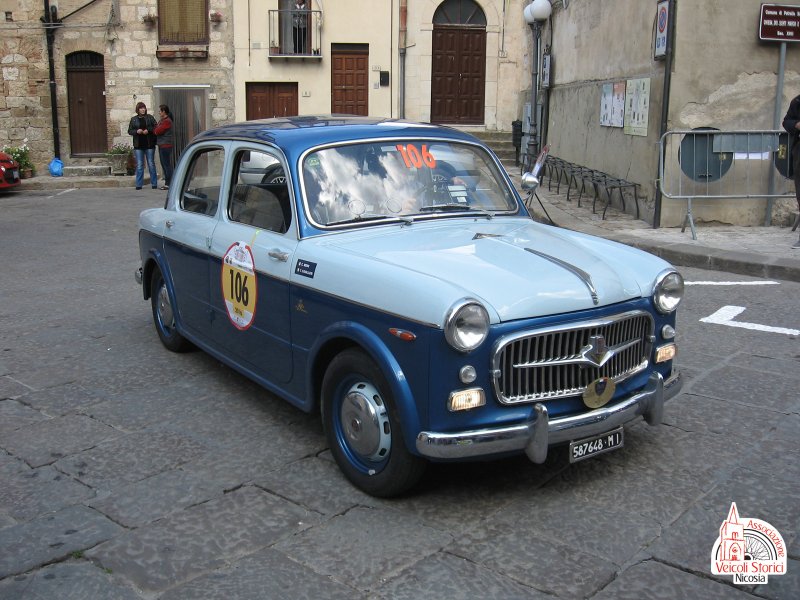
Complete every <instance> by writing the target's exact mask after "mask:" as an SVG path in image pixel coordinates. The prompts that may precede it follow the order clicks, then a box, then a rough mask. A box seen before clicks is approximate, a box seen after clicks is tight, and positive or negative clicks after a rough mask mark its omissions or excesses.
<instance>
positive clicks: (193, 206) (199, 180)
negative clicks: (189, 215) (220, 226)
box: [180, 148, 225, 215]
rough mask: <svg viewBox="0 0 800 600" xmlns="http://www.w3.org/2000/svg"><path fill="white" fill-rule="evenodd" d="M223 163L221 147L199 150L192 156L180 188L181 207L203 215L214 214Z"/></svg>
mask: <svg viewBox="0 0 800 600" xmlns="http://www.w3.org/2000/svg"><path fill="white" fill-rule="evenodd" d="M224 164H225V152H224V150H223V149H222V148H209V149H206V150H200V151H199V152H197V153H196V154H195V155H194V156H193V157H192V162H191V163H190V165H189V170H188V175H187V177H186V180H185V182H184V185H183V189H182V190H181V197H180V206H181V209H183V210H185V211H188V212H193V213H199V214H203V215H214V214H216V212H217V206H219V190H220V187H221V185H222V169H223V166H224Z"/></svg>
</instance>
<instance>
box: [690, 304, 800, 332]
mask: <svg viewBox="0 0 800 600" xmlns="http://www.w3.org/2000/svg"><path fill="white" fill-rule="evenodd" d="M745 310H746V309H745V307H744V306H723V307H722V308H720V309H719V310H718V311H717V312H715V313H714V314H713V315H709V316H707V317H703V318H702V319H700V321H701V322H703V323H713V324H715V325H727V326H728V327H739V328H741V329H752V330H754V331H766V332H768V333H782V334H785V335H800V329H788V328H786V327H772V326H770V325H759V324H758V323H745V322H743V321H734V320H733V319H735V318H736V317H738V316H739V315H740V314H742V313H743V312H744V311H745Z"/></svg>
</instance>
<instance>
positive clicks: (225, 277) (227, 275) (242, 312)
mask: <svg viewBox="0 0 800 600" xmlns="http://www.w3.org/2000/svg"><path fill="white" fill-rule="evenodd" d="M255 267H256V265H255V261H254V260H253V251H252V250H251V249H250V246H248V245H247V244H246V243H245V242H235V243H234V244H232V245H231V247H230V248H228V251H227V252H226V253H225V256H223V257H222V276H221V280H222V298H223V300H225V311H226V312H227V313H228V318H229V319H230V321H231V323H232V324H233V326H234V327H236V329H239V330H241V331H244V330H245V329H248V328H249V327H250V326H251V325H252V324H253V320H254V318H255V316H256V299H257V289H256V268H255Z"/></svg>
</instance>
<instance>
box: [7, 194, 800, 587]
mask: <svg viewBox="0 0 800 600" xmlns="http://www.w3.org/2000/svg"><path fill="white" fill-rule="evenodd" d="M163 200H164V195H163V192H153V191H151V190H149V189H148V190H143V191H140V192H136V191H134V190H132V189H131V190H128V189H101V190H73V191H64V192H59V193H58V194H57V195H53V194H52V193H48V192H26V193H15V194H10V195H0V259H2V277H1V278H0V297H1V298H2V302H0V599H3V600H5V599H11V598H13V599H15V600H16V599H20V598H22V599H33V598H36V599H37V600H39V599H44V600H48V599H54V600H55V599H58V600H63V599H72V598H75V599H81V600H86V599H92V600H94V599H109V600H110V599H114V600H128V599H151V598H159V599H164V600H166V599H170V600H173V599H179V598H185V599H197V598H220V599H222V598H224V599H226V600H230V599H245V598H247V599H250V598H252V599H256V598H257V599H265V598H266V599H271V598H287V599H292V600H296V599H300V598H348V599H350V598H379V599H387V600H388V599H403V598H409V599H411V598H413V599H420V598H450V599H453V598H502V599H504V600H506V599H509V598H542V599H544V598H553V597H557V598H593V599H594V598H597V599H600V598H615V599H616V598H631V599H637V600H640V599H642V598H677V597H683V598H699V597H702V598H704V599H707V600H710V599H715V598H720V599H722V598H725V599H729V598H747V597H763V598H787V599H788V598H792V599H795V598H797V597H799V596H800V542H799V541H798V531H799V530H800V502H799V501H798V498H800V436H799V435H798V431H800V393H798V391H799V390H800V369H798V366H800V346H799V345H798V337H799V336H798V335H797V331H796V330H798V329H800V316H798V313H799V311H798V304H800V303H799V302H798V298H799V297H800V284H797V283H791V282H780V283H778V284H776V285H748V286H744V285H708V284H699V285H691V286H689V287H688V288H687V298H686V301H685V304H684V306H683V309H682V311H681V313H680V317H679V335H678V341H679V345H680V354H679V363H680V365H681V367H682V370H683V372H684V374H685V375H686V378H687V381H686V384H685V386H684V392H683V393H682V394H681V395H680V396H679V397H678V398H676V399H675V400H673V401H672V402H671V403H669V404H668V405H667V407H666V415H665V419H666V423H665V424H663V425H661V426H660V427H656V428H653V427H649V426H647V425H645V424H644V423H638V424H636V425H634V426H633V427H631V428H629V429H628V430H626V436H625V447H624V448H623V449H621V450H619V451H616V452H612V453H608V454H605V455H602V456H598V457H595V458H593V459H591V460H589V461H585V462H582V463H578V464H575V465H569V464H568V462H567V460H566V452H562V453H555V452H551V454H550V458H549V459H548V461H547V462H546V463H545V464H544V465H538V466H537V465H533V464H531V463H530V462H528V461H527V460H526V459H524V458H518V459H509V460H503V461H497V462H487V463H469V464H458V465H433V466H432V468H430V469H429V471H428V473H427V475H426V477H425V479H424V480H423V482H422V484H421V485H420V487H419V488H418V489H417V490H416V491H415V492H414V493H413V494H410V495H408V496H406V497H404V498H400V499H396V500H391V501H389V500H376V499H374V498H371V497H369V496H366V495H364V494H362V493H360V492H358V491H357V490H355V489H354V488H352V487H351V486H350V485H349V484H348V483H347V482H346V480H345V479H344V478H343V477H342V476H341V475H340V474H339V472H338V470H337V468H336V466H335V464H334V463H333V461H332V459H331V457H330V454H329V452H328V450H327V448H326V443H325V438H324V436H323V434H322V430H321V426H320V423H319V418H318V415H307V414H304V413H302V412H300V411H298V410H296V409H295V408H293V407H291V406H290V405H288V404H286V403H284V402H282V401H281V400H279V399H277V398H275V397H273V396H271V395H270V394H268V393H266V392H264V391H263V390H261V389H260V388H258V387H257V386H256V385H254V384H252V383H250V382H249V381H248V380H246V379H245V378H243V377H242V376H240V375H238V374H236V373H235V372H233V371H231V370H230V369H228V368H226V367H224V366H222V365H220V364H219V363H218V362H216V361H214V360H213V359H211V358H210V357H208V356H207V355H205V354H203V353H202V352H193V353H189V354H183V355H177V354H172V353H170V352H168V351H166V350H165V349H164V348H163V347H162V346H161V344H160V342H159V341H158V338H157V336H156V333H155V330H154V329H153V326H152V323H151V317H150V307H149V304H148V303H146V302H144V301H143V300H142V298H141V291H140V288H139V286H137V285H136V283H135V282H134V278H133V272H134V269H135V268H136V267H137V266H138V250H137V222H136V219H137V215H138V213H139V211H140V210H141V209H143V208H146V207H149V206H157V205H160V204H162V203H163ZM682 270H683V272H684V275H685V277H686V278H687V279H688V280H689V281H692V282H700V281H714V282H717V283H719V282H724V281H735V282H737V283H738V282H742V281H750V282H756V283H763V282H761V281H759V280H754V279H751V278H747V277H742V276H733V275H728V274H725V273H716V272H709V271H701V270H696V269H682ZM725 306H736V307H740V308H743V309H744V310H743V311H739V312H736V311H731V310H728V311H727V312H725V311H723V312H722V313H718V311H719V310H720V309H721V308H722V307H725ZM734 313H735V315H734ZM714 314H718V317H717V318H716V319H711V321H712V322H709V321H701V319H707V318H708V317H709V316H711V315H714ZM719 315H721V316H719ZM731 315H734V316H731ZM742 323H745V324H749V325H755V326H756V327H750V326H749V325H748V326H743V325H742ZM781 329H784V330H786V331H780V330H781ZM793 332H794V333H793ZM731 502H736V503H737V507H738V511H739V514H740V515H742V516H743V517H750V518H757V519H761V520H763V521H766V522H768V523H769V524H771V525H772V526H773V527H774V528H775V529H776V530H778V531H779V532H780V533H781V534H782V536H783V539H784V541H785V544H786V550H787V552H788V557H789V558H788V569H787V573H786V574H785V575H782V576H774V575H773V576H770V577H769V582H768V583H767V584H766V585H758V586H753V585H750V586H742V585H736V586H735V585H734V584H733V583H732V580H731V577H730V576H728V577H722V576H712V575H711V572H710V564H711V551H712V547H713V546H714V543H715V540H716V539H717V536H718V535H719V528H720V526H721V524H722V522H723V520H725V518H726V517H727V515H728V511H729V509H730V505H731Z"/></svg>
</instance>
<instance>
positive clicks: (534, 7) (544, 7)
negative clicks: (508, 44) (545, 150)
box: [522, 0, 553, 161]
mask: <svg viewBox="0 0 800 600" xmlns="http://www.w3.org/2000/svg"><path fill="white" fill-rule="evenodd" d="M552 12H553V7H552V6H551V5H550V0H533V2H531V3H530V4H528V6H526V7H525V10H524V11H523V13H522V14H523V15H524V17H525V22H526V23H527V24H528V25H530V27H531V32H532V33H533V57H532V60H531V123H530V126H531V129H530V134H529V137H528V161H533V159H534V158H535V157H536V155H537V154H538V153H539V132H540V131H541V126H542V124H541V122H540V116H539V110H538V107H537V99H536V92H537V89H538V87H539V38H540V37H541V32H542V30H541V27H542V23H543V22H544V21H546V20H547V19H549V18H550V14H551V13H552Z"/></svg>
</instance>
